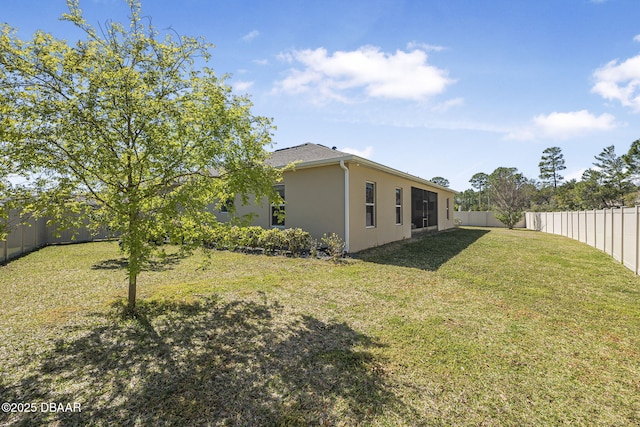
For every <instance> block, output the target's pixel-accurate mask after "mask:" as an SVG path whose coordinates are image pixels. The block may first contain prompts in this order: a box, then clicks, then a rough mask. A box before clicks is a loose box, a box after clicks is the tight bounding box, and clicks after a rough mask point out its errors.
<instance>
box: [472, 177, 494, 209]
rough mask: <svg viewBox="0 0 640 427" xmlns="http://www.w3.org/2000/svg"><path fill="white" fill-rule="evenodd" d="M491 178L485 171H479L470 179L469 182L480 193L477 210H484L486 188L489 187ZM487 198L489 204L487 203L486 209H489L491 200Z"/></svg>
mask: <svg viewBox="0 0 640 427" xmlns="http://www.w3.org/2000/svg"><path fill="white" fill-rule="evenodd" d="M488 180H489V175H487V174H486V173H484V172H478V173H476V174H474V175H473V176H472V177H471V179H470V180H469V182H470V183H471V186H472V187H473V188H475V189H476V190H477V195H478V209H477V210H483V207H485V206H484V205H483V200H484V199H485V198H486V197H485V196H486V191H485V190H486V188H487V182H488ZM486 199H487V205H486V209H487V210H489V200H488V198H486Z"/></svg>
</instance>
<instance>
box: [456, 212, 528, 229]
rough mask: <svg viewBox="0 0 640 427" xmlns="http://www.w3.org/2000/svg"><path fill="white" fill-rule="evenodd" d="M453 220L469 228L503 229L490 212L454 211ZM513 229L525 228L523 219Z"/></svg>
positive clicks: (502, 225)
mask: <svg viewBox="0 0 640 427" xmlns="http://www.w3.org/2000/svg"><path fill="white" fill-rule="evenodd" d="M453 218H454V219H455V220H458V221H460V225H468V226H470V227H504V226H505V225H504V224H503V223H501V222H500V221H498V220H497V219H496V217H495V213H494V212H491V211H487V212H481V211H456V212H454V213H453ZM514 227H515V228H525V227H526V221H525V219H524V218H523V219H522V220H521V221H520V222H518V223H517V224H516V225H514Z"/></svg>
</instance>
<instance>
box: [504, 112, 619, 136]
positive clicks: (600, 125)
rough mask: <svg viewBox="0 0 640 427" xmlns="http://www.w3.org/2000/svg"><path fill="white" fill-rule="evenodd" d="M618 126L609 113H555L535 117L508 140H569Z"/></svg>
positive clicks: (510, 134)
mask: <svg viewBox="0 0 640 427" xmlns="http://www.w3.org/2000/svg"><path fill="white" fill-rule="evenodd" d="M617 126H618V124H617V123H616V121H615V117H614V116H612V115H611V114H608V113H604V114H601V115H599V116H595V115H593V114H591V113H590V112H588V111H587V110H580V111H573V112H568V113H556V112H554V113H551V114H548V115H546V116H545V115H539V116H535V117H534V118H533V120H532V123H531V124H530V125H528V126H525V127H521V128H517V129H515V130H513V131H511V132H510V133H509V134H508V135H507V136H506V138H507V139H516V140H523V141H526V140H532V139H537V138H549V139H569V138H573V137H576V136H580V135H585V134H588V133H592V132H603V131H608V130H611V129H614V128H615V127H617Z"/></svg>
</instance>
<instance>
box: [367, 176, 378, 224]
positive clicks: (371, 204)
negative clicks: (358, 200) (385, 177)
mask: <svg viewBox="0 0 640 427" xmlns="http://www.w3.org/2000/svg"><path fill="white" fill-rule="evenodd" d="M365 190H366V192H365V214H366V223H365V224H366V226H367V227H375V226H376V184H374V183H373V182H367V183H365Z"/></svg>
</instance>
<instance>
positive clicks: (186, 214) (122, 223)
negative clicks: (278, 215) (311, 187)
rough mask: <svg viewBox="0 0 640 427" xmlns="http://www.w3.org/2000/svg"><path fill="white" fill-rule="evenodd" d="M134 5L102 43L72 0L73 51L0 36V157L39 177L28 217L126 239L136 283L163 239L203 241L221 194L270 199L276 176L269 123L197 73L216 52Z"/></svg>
mask: <svg viewBox="0 0 640 427" xmlns="http://www.w3.org/2000/svg"><path fill="white" fill-rule="evenodd" d="M128 4H129V7H130V10H131V14H130V22H129V23H128V25H123V24H120V23H108V24H107V25H106V27H105V28H104V29H102V30H101V31H100V32H96V31H95V30H94V29H93V28H92V27H91V26H90V25H88V24H87V23H86V21H85V20H84V18H83V17H82V11H81V10H80V8H79V2H78V1H77V0H69V1H68V2H67V5H68V7H69V13H67V14H64V15H63V20H66V21H69V22H71V23H72V24H74V25H75V26H77V27H79V28H80V29H81V30H83V31H84V33H85V35H86V38H85V39H84V40H81V41H78V42H77V43H76V44H75V45H69V44H68V43H67V42H66V41H63V40H58V39H56V38H55V37H54V36H52V35H51V34H46V33H43V32H38V33H36V34H35V35H34V36H33V39H32V40H28V41H23V40H21V39H19V38H18V37H17V35H16V34H15V32H13V31H12V30H11V29H10V28H9V27H8V26H2V27H1V30H0V100H1V101H2V102H0V108H1V110H0V112H1V113H2V114H1V115H0V128H1V129H2V141H3V143H2V145H1V146H0V150H1V151H0V155H1V156H2V159H11V161H12V162H13V165H14V167H15V170H16V172H17V173H19V174H21V175H25V176H34V175H38V176H40V177H41V178H42V179H41V180H40V181H38V183H39V185H38V186H36V187H34V188H33V189H32V190H33V191H31V192H30V193H29V192H24V193H23V195H30V196H31V199H32V200H31V201H30V202H28V203H25V204H24V206H25V207H27V208H29V209H30V210H31V211H33V213H35V214H38V215H49V216H52V217H53V218H54V219H55V220H56V221H60V222H63V221H66V222H68V223H69V225H70V226H71V225H72V224H71V223H74V222H76V223H82V222H86V221H89V222H91V223H93V224H94V225H95V226H104V227H108V228H110V229H111V230H113V231H114V233H116V234H118V235H120V236H121V239H122V248H123V250H124V251H125V253H126V254H128V255H129V256H130V257H131V259H130V262H129V264H128V265H129V273H130V274H129V276H130V282H131V281H132V282H133V283H135V276H136V275H137V273H138V272H139V271H140V268H141V267H140V266H141V265H142V263H144V261H145V260H146V259H148V257H149V255H150V254H151V252H152V251H153V250H154V247H155V246H154V245H153V244H152V243H150V242H152V241H153V240H154V239H155V238H156V237H157V236H159V235H163V236H174V235H175V236H182V237H184V236H183V235H184V232H185V231H184V228H182V226H183V225H184V224H200V225H201V226H194V227H191V228H190V229H189V233H188V234H189V239H188V240H189V241H196V240H198V239H196V238H195V235H196V234H197V233H198V232H199V230H201V229H205V228H206V227H207V226H209V225H211V224H214V223H215V222H216V219H215V217H214V215H213V214H212V213H210V212H209V211H208V209H207V207H208V205H210V204H213V203H215V201H216V199H218V198H220V196H221V195H223V196H224V195H234V194H253V195H255V197H256V198H260V197H263V196H268V197H269V198H270V199H273V198H274V197H275V195H274V193H273V189H272V186H273V184H274V183H275V182H277V181H278V180H279V179H280V172H279V171H278V170H275V169H273V168H271V167H269V166H268V165H266V164H265V159H266V157H267V153H266V151H265V147H266V146H268V145H269V144H271V136H272V130H273V125H272V122H271V120H270V119H268V118H265V117H256V116H253V115H252V114H251V107H252V104H251V102H250V101H249V100H248V99H247V98H245V97H237V96H235V95H233V94H232V92H231V89H230V88H229V87H228V86H226V85H225V84H224V80H223V79H219V78H218V77H216V75H215V73H214V72H213V71H212V70H211V69H209V68H204V69H202V70H200V69H196V68H195V65H194V64H195V60H196V58H198V59H201V58H202V59H204V60H205V61H206V60H207V59H208V58H209V49H210V48H211V47H212V45H210V44H207V43H204V42H203V41H202V40H200V39H196V38H193V37H184V36H183V37H180V38H179V39H176V38H174V37H173V35H172V34H167V35H166V36H165V37H164V38H163V39H160V38H159V33H158V31H157V30H156V29H155V28H154V27H152V26H150V25H146V24H145V21H144V20H142V18H141V16H142V12H141V6H140V2H138V1H135V0H128ZM0 176H1V175H0ZM79 204H85V205H86V206H90V208H88V207H87V208H82V209H81V208H78V207H77V206H78V205H79ZM72 207H73V209H75V212H74V213H75V214H74V215H72V216H68V215H67V216H65V214H64V211H65V210H67V209H70V208H72ZM130 303H132V301H131V300H130Z"/></svg>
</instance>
